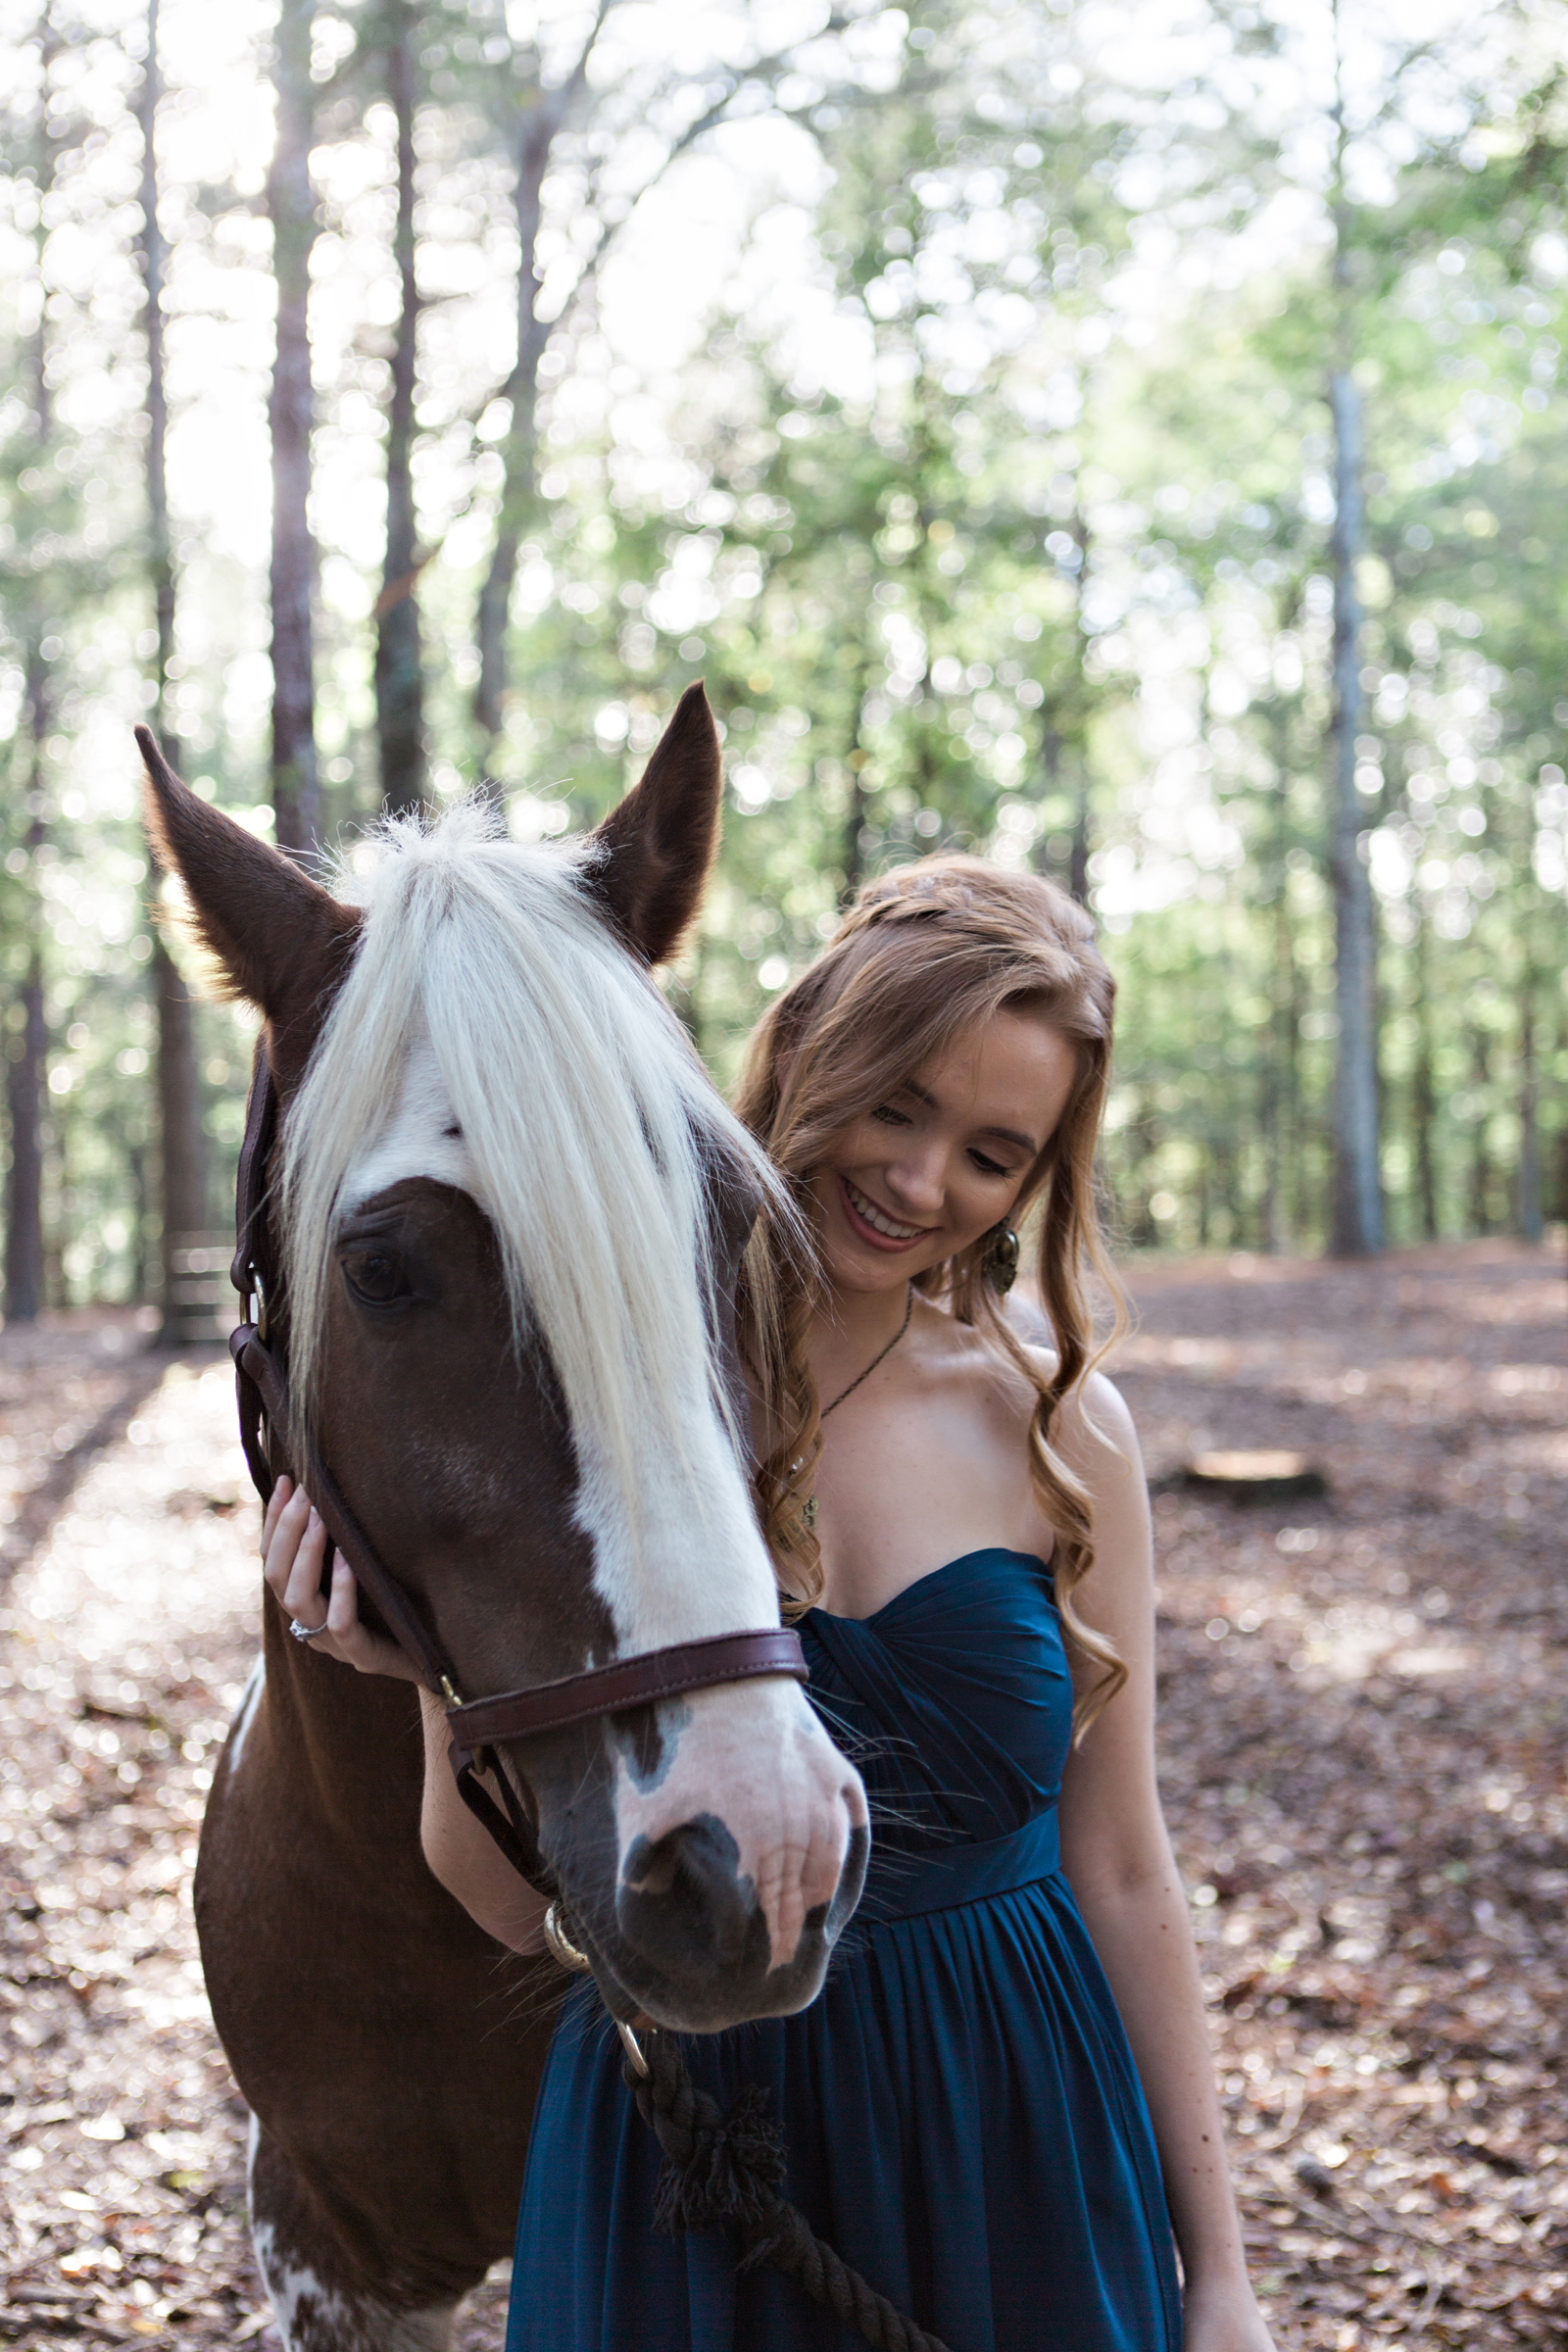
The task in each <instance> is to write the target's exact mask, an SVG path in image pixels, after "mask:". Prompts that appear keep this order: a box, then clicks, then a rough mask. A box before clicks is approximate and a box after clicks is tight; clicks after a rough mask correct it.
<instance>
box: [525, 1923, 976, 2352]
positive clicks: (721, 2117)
mask: <svg viewBox="0 0 1568 2352" xmlns="http://www.w3.org/2000/svg"><path fill="white" fill-rule="evenodd" d="M544 1935H545V1943H546V1945H547V1947H548V1948H549V1950H550V1953H551V1955H552V1957H553V1958H554V1959H556V1960H557V1961H559V1962H560V1964H561V1966H562V1967H563V1968H567V1969H570V1970H572V1971H573V1972H574V1973H576V1974H579V1975H581V1974H584V1973H586V1971H587V1970H588V1969H589V1968H590V1967H591V1965H592V1963H591V1962H590V1960H589V1959H588V1956H587V1954H586V1953H585V1952H583V1951H580V1950H579V1949H578V1947H577V1945H576V1943H575V1942H574V1941H573V1939H572V1937H571V1936H570V1935H569V1934H568V1932H567V1930H566V1928H565V1926H564V1922H563V1919H562V1915H561V1904H560V1900H559V1898H557V1900H555V1901H553V1902H552V1903H551V1905H550V1908H549V1910H548V1911H547V1912H546V1914H545V1927H544ZM615 2026H616V2030H617V2032H618V2033H619V2034H620V2038H621V2043H622V2045H623V2047H624V2050H625V2057H624V2059H623V2061H622V2064H621V2070H620V2071H621V2080H622V2082H624V2083H625V2085H626V2088H627V2089H628V2090H629V2091H630V2092H631V2095H632V2097H633V2099H634V2100H635V2101H636V2103H637V2112H638V2114H639V2115H640V2116H641V2117H642V2119H643V2122H644V2123H645V2124H646V2125H647V2126H648V2128H649V2130H650V2131H652V2132H653V2134H654V2137H655V2138H656V2139H657V2140H658V2142H659V2144H660V2147H661V2148H662V2151H663V2157H664V2161H663V2164H662V2167H661V2170H660V2175H659V2184H658V2186H657V2188H656V2189H655V2191H654V2225H655V2227H656V2229H662V2230H664V2231H665V2232H666V2234H667V2235H668V2236H670V2237H680V2236H682V2235H684V2233H685V2232H686V2231H687V2230H688V2229H724V2228H732V2229H736V2230H737V2231H738V2232H739V2235H740V2240H741V2257H740V2261H739V2263H738V2264H737V2266H736V2268H737V2269H738V2270H739V2271H741V2272H743V2273H744V2272H746V2271H752V2270H757V2269H758V2268H759V2267H760V2265H761V2264H762V2263H764V2262H765V2263H769V2264H771V2266H772V2268H773V2269H774V2270H775V2271H781V2272H782V2273H783V2275H784V2276H785V2278H798V2279H799V2280H800V2282H801V2285H802V2286H803V2287H804V2288H805V2289H806V2292H807V2293H808V2294H809V2296H810V2297H811V2299H812V2301H813V2302H815V2303H824V2304H826V2305H827V2307H828V2309H829V2310H830V2311H832V2312H833V2313H834V2315H835V2317H836V2318H838V2319H841V2320H845V2321H847V2322H848V2323H849V2325H850V2326H851V2327H854V2328H855V2329H857V2331H858V2333H859V2334H860V2335H862V2336H863V2337H864V2338H865V2341H866V2342H867V2343H868V2344H872V2345H875V2346H876V2347H877V2352H948V2346H947V2345H946V2344H945V2343H944V2342H943V2341H942V2338H941V2337H940V2336H937V2335H931V2334H929V2333H928V2332H927V2330H926V2329H925V2328H924V2327H918V2326H917V2325H916V2324H915V2322H914V2321H913V2320H910V2319H906V2317H905V2315H904V2313H903V2312H902V2311H900V2309H899V2307H898V2305H897V2304H896V2303H890V2302H889V2301H888V2299H887V2297H886V2295H879V2294H878V2293H877V2290H876V2288H875V2287H874V2286H872V2285H871V2284H870V2283H869V2282H868V2281H867V2280H866V2279H864V2278H861V2277H860V2274H859V2272H858V2271H856V2270H852V2269H851V2268H850V2265H849V2264H848V2263H847V2262H846V2261H845V2259H844V2257H843V2255H842V2254H840V2253H839V2252H838V2251H837V2249H836V2248H835V2247H833V2246H830V2245H829V2244H828V2242H827V2240H826V2238H823V2237H818V2236H817V2234H816V2232H815V2231H814V2230H813V2229H812V2228H811V2225H810V2223H809V2221H808V2220H807V2218H806V2216H805V2214H804V2213H802V2211H801V2209H800V2207H799V2206H798V2205H792V2204H791V2203H790V2201H789V2199H788V2197H786V2196H785V2195H784V2194H783V2182H784V2170H785V2157H784V2137H783V2134H782V2132H781V2131H780V2130H779V2128H778V2125H777V2124H776V2123H775V2122H774V2121H773V2118H772V2117H771V2116H770V2115H769V2114H768V2112H767V2093H766V2091H765V2090H762V2089H760V2088H759V2086H758V2085H757V2084H756V2083H755V2082H754V2083H748V2084H747V2086H746V2088H745V2089H744V2090H743V2091H742V2092H741V2094H740V2096H739V2097H738V2098H737V2099H736V2101H735V2104H734V2106H733V2107H732V2108H731V2109H730V2111H729V2113H728V2114H727V2115H726V2114H725V2113H724V2110H723V2109H722V2107H720V2105H719V2103H718V2101H717V2100H716V2099H715V2098H714V2097H713V2096H712V2094H711V2092H710V2091H706V2090H701V2089H699V2088H698V2086H697V2084H696V2083H695V2082H693V2081H692V2078H691V2073H690V2070H689V2069H688V2067H687V2064H686V2061H685V2059H684V2058H683V2057H682V2056H681V2054H680V2050H679V2048H678V2046H677V2045H676V2043H675V2042H674V2041H673V2040H672V2039H671V2038H670V2036H669V2035H668V2034H661V2033H657V2032H656V2033H652V2034H648V2033H643V2034H637V2033H634V2032H633V2030H632V2028H631V2027H630V2026H626V2025H622V2024H621V2023H620V2020H619V2019H618V2018H617V2019H616V2020H615Z"/></svg>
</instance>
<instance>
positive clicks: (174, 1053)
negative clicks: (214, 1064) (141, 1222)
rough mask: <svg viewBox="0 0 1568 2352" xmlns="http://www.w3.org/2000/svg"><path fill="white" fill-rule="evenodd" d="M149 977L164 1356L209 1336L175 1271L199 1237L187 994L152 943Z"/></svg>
mask: <svg viewBox="0 0 1568 2352" xmlns="http://www.w3.org/2000/svg"><path fill="white" fill-rule="evenodd" d="M153 973H154V978H155V981H156V985H157V989H158V1042H159V1054H158V1109H159V1124H160V1127H161V1130H162V1134H163V1142H164V1182H163V1203H162V1205H163V1215H164V1243H163V1273H164V1312H163V1323H162V1327H161V1329H160V1332H159V1342H160V1345H161V1346H163V1347H165V1348H179V1347H186V1346H188V1345H189V1344H190V1343H191V1342H192V1341H195V1340H210V1339H211V1338H212V1336H213V1310H212V1307H211V1305H210V1304H205V1303H203V1302H202V1300H201V1299H196V1300H195V1301H193V1300H192V1299H190V1298H188V1297H187V1296H186V1293H187V1291H188V1289H189V1277H188V1276H187V1275H185V1274H183V1273H182V1272H181V1270H180V1258H181V1253H182V1252H183V1251H184V1250H188V1249H189V1248H190V1246H191V1244H192V1242H193V1241H194V1240H195V1239H196V1238H197V1237H198V1236H205V1230H206V1225H207V1138H206V1135H205V1133H204V1132H203V1128H202V1103H201V1087H200V1085H199V1083H198V1080H197V1075H196V1040H195V1036H194V1033H193V1023H192V1018H191V1015H192V1009H193V1007H192V1005H191V1000H190V991H189V990H188V989H187V988H186V986H185V983H184V981H183V979H182V978H181V977H180V974H179V969H178V967H177V965H176V964H175V962H174V959H173V957H172V956H171V955H170V953H169V950H168V949H167V948H166V947H165V945H164V943H163V941H162V939H161V938H158V937H156V936H155V938H154V941H153Z"/></svg>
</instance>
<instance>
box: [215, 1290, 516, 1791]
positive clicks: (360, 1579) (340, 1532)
mask: <svg viewBox="0 0 1568 2352" xmlns="http://www.w3.org/2000/svg"><path fill="white" fill-rule="evenodd" d="M229 1348H230V1349H231V1350H232V1352H233V1356H234V1362H235V1365H236V1368H237V1369H238V1371H239V1373H240V1376H241V1379H242V1381H248V1382H250V1384H251V1385H252V1387H253V1388H254V1389H255V1391H256V1392H257V1394H258V1396H259V1397H260V1398H261V1402H262V1409H263V1410H264V1411H265V1413H266V1415H267V1418H268V1420H269V1421H270V1423H271V1426H272V1428H273V1429H274V1430H275V1431H276V1433H277V1436H278V1439H279V1441H280V1443H281V1445H282V1446H283V1450H284V1451H285V1452H286V1453H287V1454H288V1456H289V1458H290V1460H291V1461H293V1462H294V1463H295V1464H296V1465H297V1467H298V1470H299V1474H300V1479H301V1483H302V1484H303V1485H305V1486H306V1487H308V1488H309V1489H310V1495H311V1500H312V1501H313V1502H314V1503H315V1505H316V1507H317V1509H318V1510H319V1512H320V1514H321V1523H322V1525H323V1526H324V1527H325V1529H326V1532H327V1534H328V1535H329V1536H330V1537H331V1539H332V1541H333V1543H334V1544H336V1545H337V1547H338V1549H339V1551H340V1552H341V1553H342V1554H343V1557H344V1558H345V1559H346V1560H347V1562H348V1564H349V1566H350V1567H351V1568H352V1569H353V1571H354V1575H355V1580H356V1582H357V1583H358V1585H359V1588H360V1590H361V1592H362V1593H365V1594H366V1595H367V1597H368V1599H369V1600H370V1602H371V1603H372V1604H373V1606H374V1607H375V1608H376V1609H377V1610H378V1611H379V1613H380V1615H381V1618H382V1620H383V1621H384V1623H385V1625H386V1629H387V1632H388V1633H389V1634H390V1635H391V1636H392V1639H393V1641H394V1642H396V1643H397V1644H398V1647H399V1648H400V1649H401V1650H402V1651H403V1653H404V1655H405V1657H407V1658H408V1659H409V1660H410V1661H411V1662H412V1664H413V1665H414V1666H415V1667H416V1668H417V1671H418V1675H419V1679H420V1681H421V1682H422V1683H423V1684H424V1686H425V1688H426V1689H427V1690H429V1691H443V1692H444V1693H445V1694H446V1695H447V1697H448V1699H449V1700H450V1698H451V1695H452V1692H453V1690H454V1684H453V1681H452V1670H451V1668H450V1666H449V1665H448V1663H447V1661H446V1659H445V1658H444V1657H443V1655H442V1653H441V1650H440V1648H439V1647H438V1645H437V1644H436V1642H434V1641H433V1640H432V1639H431V1636H430V1635H429V1633H428V1632H427V1631H426V1629H425V1627H424V1625H423V1624H422V1623H421V1622H420V1619H419V1617H418V1615H417V1612H416V1610H415V1607H414V1604H413V1602H412V1601H411V1600H410V1599H409V1596H408V1594H407V1593H405V1592H404V1590H403V1588H402V1586H401V1585H399V1584H398V1582H397V1580H396V1579H395V1578H394V1577H392V1576H389V1575H388V1573H387V1571H386V1569H385V1568H383V1567H382V1565H381V1562H380V1560H379V1558H378V1557H377V1555H376V1552H375V1550H374V1547H373V1546H372V1544H371V1543H370V1540H369V1538H368V1535H367V1534H366V1533H365V1530H364V1528H362V1527H361V1525H360V1523H359V1521H358V1520H357V1519H356V1518H355V1516H354V1513H353V1512H352V1511H351V1510H350V1509H349V1506H348V1504H347V1502H346V1501H345V1500H344V1498H343V1495H342V1492H341V1490H340V1489H339V1487H338V1483H337V1481H336V1479H335V1478H334V1477H333V1476H332V1473H331V1471H330V1470H328V1468H327V1467H326V1464H325V1463H324V1462H323V1461H320V1460H319V1458H318V1457H317V1456H316V1455H314V1454H310V1455H307V1456H305V1457H304V1458H303V1459H302V1457H301V1454H300V1452H299V1451H298V1450H297V1445H296V1433H295V1432H294V1431H293V1430H292V1429H291V1427H290V1424H289V1398H288V1385H287V1383H286V1381H285V1380H284V1378H283V1375H282V1373H281V1371H280V1370H279V1369H278V1365H277V1359H276V1357H275V1356H274V1355H273V1353H272V1351H271V1349H270V1348H268V1347H266V1346H265V1345H264V1343H263V1342H262V1341H261V1340H260V1339H259V1338H258V1337H257V1335H256V1333H255V1331H254V1330H253V1329H252V1328H251V1326H250V1325H249V1324H247V1323H242V1324H241V1325H240V1327H239V1329H238V1330H237V1331H236V1332H235V1333H234V1334H233V1336H232V1337H231V1339H230V1340H229ZM243 1435H244V1406H243V1397H242V1403H241V1436H242V1437H243ZM246 1451H247V1453H249V1451H250V1448H249V1447H248V1446H247V1448H246ZM253 1475H254V1465H253ZM469 1744H470V1745H471V1746H479V1745H480V1744H481V1742H480V1741H479V1740H472V1741H470V1742H469Z"/></svg>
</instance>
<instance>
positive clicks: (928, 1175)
mask: <svg viewBox="0 0 1568 2352" xmlns="http://www.w3.org/2000/svg"><path fill="white" fill-rule="evenodd" d="M1077 1074H1078V1060H1077V1054H1076V1052H1075V1050H1074V1048H1073V1047H1072V1046H1071V1045H1070V1044H1069V1042H1068V1041H1067V1039H1066V1038H1064V1037H1063V1036H1062V1035H1061V1033H1060V1031H1059V1030H1057V1029H1054V1028H1053V1027H1052V1025H1051V1023H1050V1021H1049V1020H1047V1018H1046V1017H1045V1015H1044V1014H1043V1013H1039V1012H1035V1011H1031V1010H1029V1009H1028V1008H1026V1007H1024V1008H1020V1007H1013V1006H1006V1007H1004V1009H1003V1010H1002V1011H1000V1012H997V1013H994V1014H993V1015H992V1016H991V1018H990V1019H989V1020H986V1021H980V1022H977V1023H976V1024H975V1026H974V1027H973V1028H971V1029H966V1030H963V1031H961V1032H960V1034H959V1035H958V1036H957V1037H956V1039H955V1040H954V1043H953V1044H952V1045H951V1046H950V1047H949V1048H948V1050H947V1052H946V1053H944V1054H939V1055H937V1056H935V1057H934V1058H933V1059H932V1060H930V1061H929V1062H927V1063H926V1064H925V1065H924V1066H923V1067H922V1068H920V1069H918V1070H916V1071H914V1072H913V1074H912V1075H911V1076H910V1077H909V1078H908V1079H907V1080H906V1081H905V1083H904V1085H903V1086H902V1087H900V1088H899V1089H898V1091H897V1093H895V1094H894V1095H892V1096H890V1097H889V1099H888V1100H887V1101H886V1102H885V1103H878V1104H877V1105H876V1106H875V1107H874V1108H873V1109H872V1110H869V1111H867V1112H866V1113H865V1114H864V1115H863V1116H862V1117H860V1118H858V1119H856V1120H855V1121H854V1122H853V1123H852V1124H851V1125H850V1126H848V1127H846V1128H845V1129H844V1131H843V1133H842V1134H841V1135H840V1136H839V1137H838V1138H837V1140H836V1141H835V1143H834V1144H833V1146H832V1148H831V1149H830V1151H829V1152H828V1154H827V1157H826V1159H825V1160H824V1161H823V1163H822V1165H821V1166H820V1168H818V1170H817V1172H816V1175H815V1177H814V1178H813V1179H812V1184H811V1198H812V1202H813V1206H814V1209H815V1222H816V1229H817V1242H818V1247H819V1249H820V1251H821V1258H822V1265H823V1270H824V1272H825V1273H826V1275H827V1278H828V1281H829V1283H830V1284H831V1285H832V1286H833V1288H834V1289H836V1290H845V1291H883V1290H895V1289H902V1288H903V1286H904V1285H905V1284H906V1283H907V1282H908V1281H910V1280H911V1279H912V1278H913V1277H914V1276H915V1275H916V1274H921V1273H924V1272H925V1270H926V1269H927V1267H930V1266H936V1265H940V1264H942V1262H943V1261H944V1259H946V1258H950V1257H953V1256H956V1254H957V1252H958V1251H959V1250H966V1249H967V1248H968V1247H969V1245H970V1244H971V1243H972V1242H976V1241H978V1240H979V1239H980V1236H981V1235H982V1234H983V1233H987V1232H989V1231H990V1229H991V1227H992V1226H993V1225H995V1224H996V1223H998V1221H999V1220H1000V1219H1001V1218H1003V1217H1005V1216H1006V1215H1007V1213H1008V1211H1009V1210H1010V1209H1011V1207H1012V1204H1013V1202H1014V1201H1016V1199H1017V1197H1018V1193H1019V1190H1020V1188H1021V1187H1022V1185H1023V1182H1024V1179H1025V1178H1026V1177H1027V1176H1028V1174H1029V1171H1030V1169H1031V1168H1032V1167H1033V1166H1034V1164H1035V1161H1036V1160H1037V1159H1038V1158H1039V1156H1040V1153H1041V1152H1042V1151H1043V1150H1044V1149H1045V1146H1046V1144H1047V1142H1048V1141H1049V1139H1050V1137H1051V1135H1052V1133H1053V1131H1054V1128H1055V1126H1056V1123H1057V1121H1058V1120H1059V1119H1060V1117H1061V1115H1062V1112H1063V1111H1064V1110H1065V1109H1066V1107H1067V1103H1068V1100H1069V1098H1070V1097H1071V1094H1072V1090H1073V1085H1074V1082H1075V1080H1076V1077H1077Z"/></svg>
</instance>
